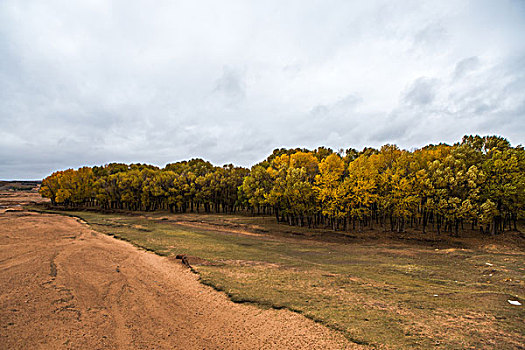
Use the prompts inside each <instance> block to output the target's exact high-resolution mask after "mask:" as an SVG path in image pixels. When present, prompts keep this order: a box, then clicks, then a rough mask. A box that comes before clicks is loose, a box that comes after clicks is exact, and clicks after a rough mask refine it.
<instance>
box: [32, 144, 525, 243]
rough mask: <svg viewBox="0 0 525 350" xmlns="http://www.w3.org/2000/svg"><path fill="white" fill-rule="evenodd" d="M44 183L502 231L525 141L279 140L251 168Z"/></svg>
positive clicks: (129, 200)
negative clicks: (280, 144)
mask: <svg viewBox="0 0 525 350" xmlns="http://www.w3.org/2000/svg"><path fill="white" fill-rule="evenodd" d="M40 193H41V195H42V196H43V197H47V198H50V200H51V203H52V204H53V205H63V206H68V207H97V208H103V209H122V210H145V211H152V210H169V211H171V212H187V211H191V212H222V213H235V212H238V211H245V212H250V213H252V214H255V213H257V214H272V215H275V217H276V219H277V220H278V221H279V222H286V223H288V224H290V225H300V226H303V225H304V226H309V227H313V226H315V227H331V228H332V229H335V230H350V229H354V230H363V229H366V228H373V227H374V225H376V226H380V227H383V228H384V229H390V230H392V231H399V232H401V231H404V230H405V229H406V228H407V227H408V226H410V227H411V228H412V229H415V230H421V231H422V232H423V233H425V232H427V230H434V231H437V232H438V233H440V232H442V231H448V232H452V233H454V234H459V232H460V231H461V230H463V228H464V225H465V224H470V225H471V227H472V228H477V229H480V230H482V231H483V232H490V233H492V234H496V233H498V232H501V231H503V230H506V229H516V223H517V220H518V219H520V218H523V217H524V215H525V151H524V149H523V147H522V146H516V147H512V146H511V144H510V143H509V142H508V141H507V140H506V139H504V138H502V137H498V136H483V137H482V136H465V137H463V140H462V141H461V142H458V143H456V144H454V145H447V144H439V145H428V146H425V147H423V148H421V149H417V150H414V151H407V150H402V149H400V148H399V147H397V146H396V145H384V146H383V147H381V148H380V149H374V148H365V149H363V150H362V151H361V152H358V151H356V150H354V149H348V150H346V151H343V150H340V151H339V152H334V151H333V150H332V149H330V148H325V147H319V148H317V149H316V150H313V151H310V150H307V149H299V148H296V149H284V148H281V149H276V150H274V151H273V153H272V154H271V155H270V156H268V158H267V159H266V160H264V161H262V162H260V163H259V164H256V165H254V166H253V167H252V168H251V170H250V169H246V168H243V167H236V166H234V165H232V164H227V165H224V166H222V167H219V166H214V165H212V164H211V163H210V162H207V161H205V160H202V159H191V160H189V161H181V162H176V163H170V164H167V165H166V166H165V167H164V168H159V167H156V166H152V165H147V164H129V165H128V164H121V163H111V164H107V165H104V166H95V167H92V168H90V167H83V168H80V169H77V170H73V169H68V170H64V171H57V172H55V173H53V174H52V175H50V176H48V177H47V178H45V179H44V180H43V182H42V186H41V189H40Z"/></svg>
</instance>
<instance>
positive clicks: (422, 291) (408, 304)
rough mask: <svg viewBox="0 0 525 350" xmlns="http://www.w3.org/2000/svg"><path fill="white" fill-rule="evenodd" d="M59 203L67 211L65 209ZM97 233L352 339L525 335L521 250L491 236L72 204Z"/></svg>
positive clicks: (409, 344)
mask: <svg viewBox="0 0 525 350" xmlns="http://www.w3.org/2000/svg"><path fill="white" fill-rule="evenodd" d="M62 213H63V212H62ZM67 214H68V215H75V216H78V217H80V218H82V219H84V220H86V221H87V222H88V223H89V224H90V225H91V226H92V227H93V228H94V229H96V230H97V231H100V232H103V233H106V234H110V235H114V236H116V237H118V238H120V239H124V240H127V241H130V242H132V243H133V244H135V245H137V246H139V247H142V248H145V249H148V250H152V251H155V252H157V253H158V254H161V255H165V256H168V257H172V258H174V257H175V255H176V254H186V255H187V256H189V260H190V263H191V264H192V266H193V268H194V269H195V270H196V271H197V272H198V273H199V274H200V276H201V281H202V282H203V283H205V284H208V285H211V286H213V287H214V288H216V289H218V290H221V291H224V292H225V293H227V294H228V295H229V297H230V298H231V299H232V300H234V301H236V302H251V303H255V304H258V305H260V306H262V307H273V308H288V309H290V310H294V311H296V312H300V313H302V314H304V315H306V316H307V317H310V318H312V319H315V320H317V321H319V322H322V323H324V324H326V325H328V326H330V327H332V328H334V329H338V330H340V331H342V332H344V334H345V335H346V336H347V337H348V338H349V339H350V340H352V341H354V342H357V343H361V344H369V345H371V346H374V347H379V348H381V347H387V348H400V349H401V348H403V349H404V348H430V347H434V346H435V347H438V348H444V349H464V348H476V349H479V348H500V349H514V348H517V347H519V346H522V345H523V344H524V343H525V337H524V336H523V334H524V333H525V328H524V326H523V322H522V320H523V319H524V318H525V313H524V311H523V308H522V307H516V306H512V305H510V304H509V303H508V302H507V300H508V299H513V300H519V301H521V302H522V303H523V302H524V301H525V293H524V292H525V281H524V279H525V276H524V275H525V274H524V271H525V264H524V262H525V259H524V258H525V251H524V250H523V237H522V235H521V234H519V233H512V232H509V233H505V234H504V235H500V236H497V237H495V238H491V237H485V238H484V239H480V238H479V235H478V234H476V233H475V232H471V233H470V234H469V235H468V236H469V237H463V238H458V237H453V236H449V235H442V236H436V235H433V236H430V237H428V238H427V239H424V240H421V237H420V236H419V235H418V234H415V233H410V232H408V233H406V234H403V235H401V236H399V235H398V234H397V233H396V234H395V236H394V234H393V233H390V232H383V231H369V232H366V233H352V234H351V235H350V234H346V233H340V234H336V233H333V232H331V231H326V230H320V229H308V228H301V227H290V226H284V225H278V224H276V223H275V220H274V219H272V218H271V217H268V216H264V217H249V216H232V215H213V214H212V215H208V214H207V215H205V214H200V215H193V214H184V215H183V214H179V215H171V214H166V213H160V212H154V213H138V214H135V215H126V214H125V213H111V214H102V213H99V212H87V211H82V212H68V213H67Z"/></svg>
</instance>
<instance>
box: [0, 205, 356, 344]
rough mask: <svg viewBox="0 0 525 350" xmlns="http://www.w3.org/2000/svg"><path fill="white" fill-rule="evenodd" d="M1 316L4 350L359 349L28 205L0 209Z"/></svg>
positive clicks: (299, 319) (298, 317) (318, 327)
mask: <svg viewBox="0 0 525 350" xmlns="http://www.w3.org/2000/svg"><path fill="white" fill-rule="evenodd" d="M0 322H1V324H0V349H102V348H103V349H117V348H118V349H301V348H305V349H306V348H308V349H316V348H317V349H343V348H357V346H356V345H354V344H351V343H348V342H347V341H346V340H345V339H344V337H343V336H342V335H341V334H339V333H336V332H333V331H331V330H329V329H327V328H325V327H323V326H321V325H319V324H316V323H315V322H313V321H311V320H308V319H306V318H305V317H303V316H301V315H298V314H295V313H292V312H289V311H286V310H279V311H277V310H261V309H258V308H256V307H254V306H251V305H241V304H235V303H233V302H231V301H229V300H228V299H227V298H226V296H225V295H224V294H222V293H219V292H216V291H214V290H213V289H211V288H209V287H206V286H203V285H201V284H200V283H199V282H198V280H197V276H196V275H194V274H193V273H191V272H190V271H188V270H187V269H185V268H184V267H182V266H181V265H180V263H176V262H174V261H171V260H169V259H167V258H163V257H159V256H157V255H154V254H153V253H149V252H145V251H141V250H138V249H137V248H135V247H133V246H132V245H131V244H128V243H126V242H122V241H119V240H116V239H114V238H111V237H108V236H105V235H102V234H100V233H97V232H94V231H92V230H91V229H90V228H89V227H88V226H87V225H85V224H82V223H80V222H79V221H77V220H76V219H74V218H69V217H62V216H58V215H46V214H37V213H31V212H25V211H16V212H10V211H8V212H6V213H0Z"/></svg>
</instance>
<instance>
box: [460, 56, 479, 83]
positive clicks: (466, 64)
mask: <svg viewBox="0 0 525 350" xmlns="http://www.w3.org/2000/svg"><path fill="white" fill-rule="evenodd" d="M479 65H480V61H479V58H478V57H477V56H473V57H468V58H465V59H463V60H461V61H459V62H458V63H457V64H456V68H455V69H454V78H456V79H459V78H462V77H463V76H465V74H467V73H468V72H470V71H473V70H475V69H476V68H477V67H479Z"/></svg>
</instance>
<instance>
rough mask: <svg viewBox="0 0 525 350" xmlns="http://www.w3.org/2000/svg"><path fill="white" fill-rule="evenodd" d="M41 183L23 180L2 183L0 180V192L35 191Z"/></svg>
mask: <svg viewBox="0 0 525 350" xmlns="http://www.w3.org/2000/svg"><path fill="white" fill-rule="evenodd" d="M41 184H42V181H36V180H35V181H24V180H14V181H4V180H0V191H31V190H37V189H38V188H39V187H40V185H41Z"/></svg>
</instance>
